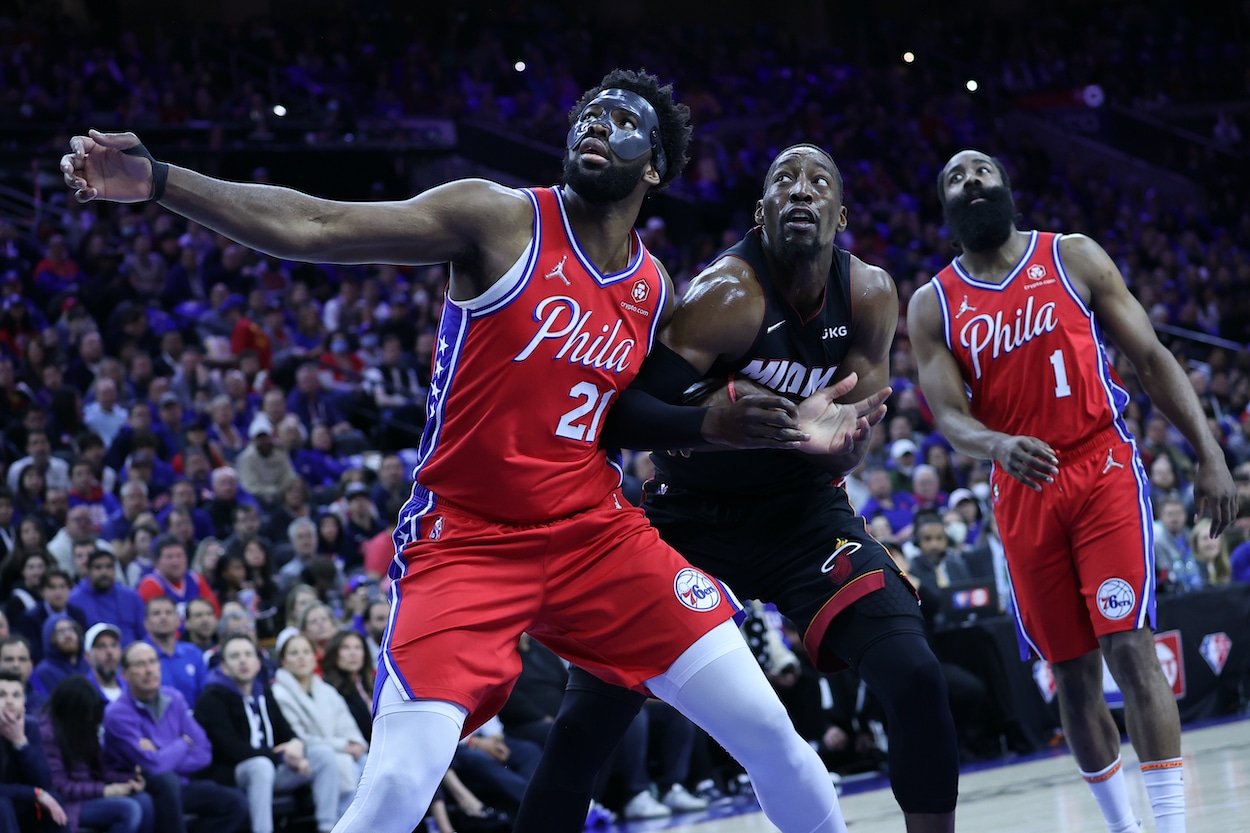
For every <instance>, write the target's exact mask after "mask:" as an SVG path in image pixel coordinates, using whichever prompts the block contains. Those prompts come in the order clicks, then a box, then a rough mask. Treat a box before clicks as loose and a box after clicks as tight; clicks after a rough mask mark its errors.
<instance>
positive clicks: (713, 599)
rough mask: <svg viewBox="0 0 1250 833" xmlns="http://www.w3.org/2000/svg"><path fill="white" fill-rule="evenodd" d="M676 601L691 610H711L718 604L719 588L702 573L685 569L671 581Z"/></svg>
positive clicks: (692, 569)
mask: <svg viewBox="0 0 1250 833" xmlns="http://www.w3.org/2000/svg"><path fill="white" fill-rule="evenodd" d="M673 592H674V593H676V594H677V600H678V601H680V602H681V603H682V604H684V605H685V606H686V607H688V608H690V609H691V610H712V609H714V608H715V607H716V606H717V605H719V604H720V588H719V587H717V586H716V582H714V581H712V580H711V579H710V578H708V577H707V576H706V575H704V574H703V573H700V572H699V571H698V570H696V569H694V568H693V567H686V568H685V569H683V570H682V571H681V572H679V573H678V574H677V578H675V579H673Z"/></svg>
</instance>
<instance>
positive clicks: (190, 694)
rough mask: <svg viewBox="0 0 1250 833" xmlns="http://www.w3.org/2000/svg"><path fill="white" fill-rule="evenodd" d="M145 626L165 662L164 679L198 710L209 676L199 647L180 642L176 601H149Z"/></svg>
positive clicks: (162, 660) (148, 641)
mask: <svg viewBox="0 0 1250 833" xmlns="http://www.w3.org/2000/svg"><path fill="white" fill-rule="evenodd" d="M143 624H144V627H145V628H146V629H147V632H148V636H147V639H146V640H145V641H146V642H147V643H148V644H149V645H151V646H152V647H153V648H155V649H156V653H157V656H158V657H159V658H160V661H161V679H162V680H163V681H164V683H165V685H168V686H172V687H173V688H176V689H178V690H179V691H180V692H182V696H183V699H185V700H186V701H187V704H188V705H189V706H191V707H192V708H195V701H196V698H197V697H199V695H200V690H201V689H202V688H204V682H205V677H206V673H207V672H206V670H205V668H204V655H203V652H201V651H200V650H199V649H197V648H196V647H195V646H193V645H190V644H188V643H186V642H180V641H178V628H179V624H180V622H179V617H178V611H177V609H176V608H175V607H174V600H173V599H171V598H170V597H169V596H154V597H152V598H151V599H149V600H148V603H147V618H146V619H144V622H143Z"/></svg>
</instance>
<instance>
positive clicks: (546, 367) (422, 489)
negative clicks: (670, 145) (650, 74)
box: [396, 188, 668, 542]
mask: <svg viewBox="0 0 1250 833" xmlns="http://www.w3.org/2000/svg"><path fill="white" fill-rule="evenodd" d="M524 193H525V194H526V195H527V196H528V197H529V198H530V200H531V201H532V202H533V204H534V237H533V240H532V241H531V242H530V245H529V247H528V248H527V249H526V251H525V253H524V254H522V256H521V257H520V258H519V259H518V260H517V262H516V263H515V264H513V266H512V268H511V269H509V270H508V273H507V274H505V275H504V276H503V278H501V279H500V280H499V282H498V283H496V284H495V285H494V286H492V287H491V288H490V289H489V290H488V291H487V292H485V293H484V294H483V295H481V296H480V297H478V298H474V299H473V300H470V301H453V300H451V299H450V298H449V299H448V300H447V302H446V304H445V305H444V307H443V314H442V319H441V320H440V322H439V332H438V341H437V342H436V344H435V349H434V368H433V373H432V378H431V381H430V392H429V397H428V401H427V403H426V417H427V422H426V426H425V433H424V436H423V437H422V439H421V447H420V449H419V452H420V458H419V462H418V464H417V468H416V471H415V477H414V479H415V481H416V485H415V486H414V488H413V495H412V498H411V499H410V500H409V503H408V506H406V507H405V508H404V511H403V512H402V513H401V524H400V527H399V528H397V529H396V536H397V537H396V540H397V542H399V540H400V538H401V537H402V534H403V533H404V532H407V531H409V530H406V529H404V528H403V523H402V519H403V518H404V517H408V516H413V515H414V513H423V512H425V511H429V510H430V509H432V508H433V507H434V506H435V505H436V504H437V502H438V501H439V500H446V501H448V502H450V503H451V504H453V505H456V506H459V507H461V508H463V509H464V510H466V511H469V512H472V513H474V514H477V515H479V516H481V517H485V518H489V519H492V520H496V521H502V522H505V523H515V524H536V523H544V522H547V521H551V520H554V519H557V518H563V517H567V516H569V515H572V514H575V513H577V512H581V511H583V510H585V509H588V508H590V507H593V506H598V505H599V504H600V503H601V502H602V501H603V500H604V499H605V498H606V497H607V495H608V494H609V493H610V492H611V491H612V490H613V489H615V488H616V487H617V486H619V485H620V482H621V472H620V468H619V465H618V464H617V463H616V462H615V461H611V460H609V458H608V455H607V454H606V453H605V452H604V451H603V449H601V448H600V447H599V433H600V431H601V430H602V429H603V423H604V416H605V414H606V413H607V410H608V408H609V407H610V406H611V405H612V404H613V402H614V401H615V399H616V396H617V394H618V393H619V392H620V391H621V390H623V389H624V388H625V387H626V386H627V385H629V383H630V381H632V380H633V378H634V377H635V376H636V375H637V374H638V367H639V365H641V364H642V360H643V358H644V357H645V356H646V354H647V352H648V351H649V350H650V349H651V343H652V340H653V339H654V337H655V333H656V329H657V326H658V322H659V318H660V314H661V312H662V311H663V309H664V304H665V301H666V298H667V295H668V290H667V288H666V287H665V283H664V279H663V277H662V276H661V274H660V271H659V269H658V268H657V267H656V265H655V263H654V261H652V259H651V255H650V253H649V252H648V251H647V249H646V247H645V246H643V244H642V240H641V239H639V237H638V235H637V233H636V232H631V240H632V243H631V257H630V261H629V266H628V267H627V268H626V269H625V270H624V271H623V272H618V273H616V274H612V275H604V274H601V273H600V272H599V270H598V269H596V268H595V265H594V264H593V263H592V262H591V260H590V258H589V257H587V256H586V254H585V253H584V252H583V251H582V249H581V247H580V246H579V245H578V242H577V238H576V237H575V236H574V234H573V230H572V227H571V226H570V225H569V220H568V217H567V215H566V214H565V210H564V204H563V202H562V201H561V197H560V193H559V191H558V190H556V189H554V188H544V189H534V190H525V191H524Z"/></svg>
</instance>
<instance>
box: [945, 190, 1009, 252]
mask: <svg viewBox="0 0 1250 833" xmlns="http://www.w3.org/2000/svg"><path fill="white" fill-rule="evenodd" d="M977 197H984V198H985V201H984V202H981V203H978V204H977V205H972V204H971V203H972V200H974V199H976V198H977ZM945 214H946V225H947V226H948V227H949V228H950V230H951V236H952V237H953V238H954V240H955V242H956V243H958V244H959V245H960V246H961V247H963V249H964V251H967V252H988V251H990V250H992V249H997V248H998V247H999V246H1001V245H1003V244H1004V243H1006V242H1007V238H1008V237H1010V236H1011V229H1012V226H1014V225H1015V221H1016V203H1015V201H1014V200H1013V199H1012V198H1011V192H1010V191H1008V190H1007V188H1006V187H1005V186H1002V185H991V186H990V187H988V188H978V189H976V190H974V191H971V192H965V193H963V194H961V195H960V197H959V199H955V200H950V201H949V202H947V203H946V210H945Z"/></svg>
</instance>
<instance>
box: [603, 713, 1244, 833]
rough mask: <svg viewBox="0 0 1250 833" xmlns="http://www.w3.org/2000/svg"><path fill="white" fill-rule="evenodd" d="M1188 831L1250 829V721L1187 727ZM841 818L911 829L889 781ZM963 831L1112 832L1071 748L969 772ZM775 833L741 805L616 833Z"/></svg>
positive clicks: (851, 794) (845, 802) (871, 784)
mask: <svg viewBox="0 0 1250 833" xmlns="http://www.w3.org/2000/svg"><path fill="white" fill-rule="evenodd" d="M1181 748H1182V753H1183V755H1184V757H1185V782H1186V783H1185V797H1186V801H1187V804H1188V810H1189V812H1188V827H1189V833H1239V831H1250V719H1246V718H1242V719H1230V720H1227V721H1224V722H1220V723H1215V724H1206V725H1204V726H1202V727H1195V728H1187V729H1186V731H1185V733H1184V735H1183V737H1182V746H1181ZM1123 756H1124V770H1125V772H1126V773H1127V775H1128V783H1129V795H1130V798H1131V799H1132V802H1133V807H1134V808H1135V809H1136V810H1137V812H1138V813H1139V814H1140V815H1141V817H1142V819H1143V830H1144V831H1146V833H1152V831H1154V829H1155V825H1154V819H1153V818H1152V817H1151V816H1150V805H1149V803H1148V802H1147V800H1146V790H1145V787H1144V786H1143V784H1142V779H1141V772H1140V770H1138V768H1137V763H1138V761H1137V757H1136V756H1135V755H1134V754H1133V750H1132V747H1130V746H1128V745H1127V744H1125V746H1124V751H1123ZM841 801H842V812H843V814H844V815H845V817H846V821H847V827H848V828H849V829H850V831H851V833H887V831H888V833H903V829H904V828H903V816H902V813H901V812H900V811H899V809H898V805H897V804H895V803H894V796H893V795H892V794H891V792H890V789H889V785H888V784H886V783H885V781H884V779H881V778H877V777H874V778H871V779H869V780H864V781H853V782H845V783H844V784H843V791H842V797H841ZM956 829H957V830H958V831H960V833H1105V831H1106V829H1107V828H1106V825H1105V824H1104V823H1103V820H1102V815H1101V814H1100V813H1099V812H1098V807H1097V805H1095V804H1094V799H1093V797H1092V796H1091V795H1090V793H1089V790H1088V789H1087V788H1086V786H1085V783H1084V782H1083V781H1082V780H1081V779H1080V777H1079V776H1078V775H1077V772H1076V766H1075V764H1074V763H1073V761H1072V757H1071V755H1069V754H1067V752H1066V751H1062V752H1060V751H1057V750H1056V751H1052V752H1043V753H1038V754H1036V755H1030V756H1026V757H1021V758H1015V759H1011V760H1007V761H1003V762H995V763H993V764H982V765H975V766H972V767H967V768H965V769H964V770H963V771H962V772H961V775H960V781H959V811H958V815H957V822H956ZM659 830H663V831H665V833H772V831H775V830H776V828H774V827H773V826H772V825H771V824H769V823H768V821H767V820H766V819H765V818H764V815H763V813H761V812H760V809H759V805H758V804H756V803H755V802H754V801H753V800H751V799H747V798H744V797H740V798H737V799H736V800H735V802H734V803H733V804H730V805H727V806H722V807H714V808H711V809H709V810H707V811H704V812H701V813H686V814H683V815H680V816H676V817H674V818H672V819H665V820H660V821H650V822H631V823H629V824H618V825H616V826H615V827H613V828H611V829H610V833H648V831H659Z"/></svg>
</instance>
